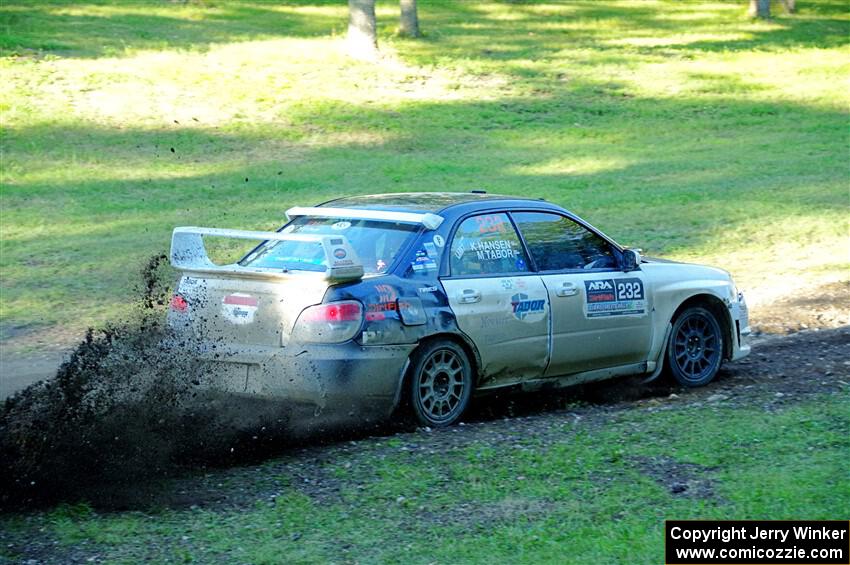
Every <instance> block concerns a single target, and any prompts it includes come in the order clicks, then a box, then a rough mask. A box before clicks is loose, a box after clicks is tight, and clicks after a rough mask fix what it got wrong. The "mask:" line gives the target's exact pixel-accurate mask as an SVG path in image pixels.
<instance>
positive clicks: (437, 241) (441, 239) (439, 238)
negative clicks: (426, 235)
mask: <svg viewBox="0 0 850 565" xmlns="http://www.w3.org/2000/svg"><path fill="white" fill-rule="evenodd" d="M445 244H446V239H445V238H444V237H443V236H441V235H435V236H434V245H436V246H437V247H442V246H444V245H445Z"/></svg>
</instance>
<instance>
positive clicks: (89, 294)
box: [0, 0, 850, 347]
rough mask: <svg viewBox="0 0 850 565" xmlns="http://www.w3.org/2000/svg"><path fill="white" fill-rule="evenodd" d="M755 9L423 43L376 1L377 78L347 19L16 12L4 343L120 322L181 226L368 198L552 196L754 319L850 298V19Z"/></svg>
mask: <svg viewBox="0 0 850 565" xmlns="http://www.w3.org/2000/svg"><path fill="white" fill-rule="evenodd" d="M744 4H745V2H719V1H715V2H675V1H673V0H659V1H653V2H644V1H610V2H598V1H575V2H563V3H554V2H552V3H543V2H541V3H537V2H525V1H523V2H520V1H513V2H496V1H493V2H463V3H456V2H448V1H437V0H434V1H433V2H427V3H423V6H421V8H420V10H421V19H422V23H423V29H424V30H425V32H426V33H427V35H426V37H425V38H424V39H422V40H406V39H402V38H397V37H396V36H395V35H394V28H393V26H394V25H395V21H396V9H397V7H396V5H395V4H394V3H392V2H382V3H380V4H379V9H378V15H379V21H380V27H381V29H380V35H381V37H380V40H381V45H382V50H383V53H384V57H383V59H382V60H381V61H379V62H378V63H366V62H358V61H353V60H350V59H349V58H347V57H346V56H345V54H344V50H343V46H344V44H343V42H342V38H341V37H340V34H342V33H343V31H344V27H345V21H346V20H345V18H346V12H345V6H344V3H339V2H308V1H303V2H300V1H298V2H260V1H256V2H239V3H226V2H216V1H208V2H207V1H205V2H187V3H164V2H163V3H155V4H154V3H150V4H143V3H139V2H131V1H129V0H128V1H123V2H122V1H115V2H96V3H95V2H92V3H84V2H76V1H74V2H71V1H67V2H50V3H38V4H35V3H29V2H15V1H10V2H4V3H3V5H2V6H0V54H2V57H0V72H1V73H2V74H3V81H0V111H2V128H3V130H2V187H0V197H2V222H0V228H2V237H0V251H2V253H1V254H0V270H1V271H2V282H0V290H2V293H1V294H2V296H0V338H2V339H3V341H4V344H5V346H6V347H12V346H13V345H15V344H16V343H19V342H21V340H23V342H26V341H27V340H28V339H30V340H31V339H48V338H49V336H51V335H54V334H56V335H61V333H62V332H72V333H73V332H76V331H78V330H79V329H80V328H81V327H83V326H85V325H87V324H90V323H100V322H103V321H104V320H107V319H109V318H111V317H114V316H116V315H119V314H121V313H122V312H125V311H126V309H127V306H126V304H127V295H128V289H130V288H131V287H132V284H133V282H134V280H135V277H136V272H137V271H138V269H139V267H140V265H141V264H142V262H143V261H144V259H145V258H146V257H148V256H149V255H151V254H153V253H156V252H161V251H164V250H165V249H166V248H167V246H168V242H169V237H170V231H171V229H172V228H173V227H174V226H175V225H185V224H195V225H211V226H220V227H239V228H263V229H267V228H273V227H276V226H278V225H279V224H280V223H281V222H282V220H283V211H284V210H285V209H286V208H287V207H289V206H291V205H294V204H305V203H314V202H317V201H320V200H322V199H327V198H331V197H334V196H338V195H344V194H357V193H372V192H388V191H408V190H470V189H473V188H486V189H488V190H490V191H493V192H501V193H513V194H524V195H530V196H540V197H545V198H547V199H550V200H552V201H555V202H557V203H559V204H562V205H564V206H566V207H568V208H570V209H572V210H574V211H576V212H578V213H579V214H581V215H584V216H585V217H587V218H588V219H590V220H591V221H592V222H594V223H595V224H596V225H598V226H599V227H600V228H602V229H603V230H604V231H606V232H607V233H609V234H610V235H612V236H613V237H615V238H616V239H618V240H620V241H622V242H624V243H627V244H630V245H633V246H638V247H642V248H643V249H645V250H646V251H647V252H649V253H652V254H657V255H664V256H668V257H672V258H680V259H686V260H698V261H703V262H708V263H712V264H716V265H719V266H723V267H725V268H727V269H728V270H730V271H732V273H733V274H734V275H735V276H736V278H737V280H738V283H739V286H741V287H742V288H744V289H745V290H749V291H750V294H751V297H752V298H754V299H755V300H761V299H764V300H769V299H770V298H772V297H773V296H775V295H776V294H781V293H782V292H784V291H785V290H784V289H787V284H786V283H785V281H786V280H788V279H789V278H794V279H795V280H796V281H797V282H796V283H795V286H806V285H816V284H819V283H820V282H822V281H825V280H835V279H839V278H842V277H843V278H846V277H847V272H848V268H850V258H848V255H847V238H848V217H850V216H849V215H848V211H850V194H848V182H847V179H848V172H850V171H848V159H847V155H848V152H847V150H848V143H847V142H848V129H847V124H848V120H847V118H848V112H847V108H848V98H850V97H848V95H847V91H846V77H847V76H848V72H849V71H850V57H848V52H850V50H848V41H849V40H848V37H850V14H848V13H847V11H846V9H845V8H846V6H845V5H844V3H842V2H838V1H835V0H807V1H805V2H800V9H799V13H797V14H794V15H791V16H786V15H783V14H778V15H777V16H776V17H775V18H774V19H773V20H771V21H769V22H760V21H751V20H748V19H747V18H746V17H745V6H744ZM754 266H758V268H753V267H754ZM45 336H47V337H45Z"/></svg>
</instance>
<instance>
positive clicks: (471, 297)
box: [441, 213, 550, 388]
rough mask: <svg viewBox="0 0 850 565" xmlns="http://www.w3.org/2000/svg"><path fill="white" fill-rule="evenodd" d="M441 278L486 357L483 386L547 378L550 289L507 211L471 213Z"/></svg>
mask: <svg viewBox="0 0 850 565" xmlns="http://www.w3.org/2000/svg"><path fill="white" fill-rule="evenodd" d="M450 252H451V261H450V275H449V276H448V277H444V278H443V279H442V280H441V282H442V283H443V287H444V288H445V291H446V294H447V295H448V299H449V304H450V305H451V308H452V310H453V311H454V313H455V316H456V317H457V323H458V326H459V328H460V329H461V331H463V332H464V333H465V334H466V335H468V336H469V337H470V338H471V339H472V341H473V342H474V343H475V345H476V346H477V348H478V352H479V354H480V356H481V367H479V373H480V380H479V384H478V386H479V387H480V388H487V387H489V386H499V385H504V384H510V383H514V382H519V381H522V380H527V379H535V378H541V377H542V376H543V374H544V371H545V369H546V365H547V363H548V359H549V315H550V308H549V294H548V292H547V291H546V287H545V285H544V284H543V281H542V279H541V278H540V277H539V276H537V275H536V274H534V273H531V272H529V267H528V264H529V262H528V257H527V256H526V254H525V251H524V250H523V248H522V244H521V243H520V240H519V237H518V236H517V233H516V230H515V229H514V226H513V225H512V224H511V221H510V219H509V218H508V216H507V214H505V213H495V214H482V215H478V216H472V217H469V218H467V219H465V220H463V222H462V223H461V225H460V226H459V227H458V229H457V231H456V232H455V235H454V238H453V240H452V245H451V249H450Z"/></svg>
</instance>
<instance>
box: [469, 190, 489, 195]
mask: <svg viewBox="0 0 850 565" xmlns="http://www.w3.org/2000/svg"><path fill="white" fill-rule="evenodd" d="M469 192H471V193H472V194H487V191H486V190H470V191H469Z"/></svg>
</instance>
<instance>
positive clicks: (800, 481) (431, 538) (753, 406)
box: [0, 388, 850, 564]
mask: <svg viewBox="0 0 850 565" xmlns="http://www.w3.org/2000/svg"><path fill="white" fill-rule="evenodd" d="M848 400H850V397H848V391H847V389H846V388H845V390H844V391H843V392H840V393H835V394H833V395H825V396H814V397H811V396H810V397H808V398H807V399H806V400H805V401H803V402H799V403H794V404H791V405H787V406H775V405H774V406H772V407H771V409H769V410H767V411H765V409H764V406H766V405H770V404H771V403H772V402H773V401H775V399H774V398H773V397H772V394H771V395H770V396H769V397H767V398H764V399H762V401H761V402H753V403H748V404H747V405H743V406H730V405H723V404H721V405H718V404H713V405H712V404H708V405H703V406H697V405H694V404H690V403H689V404H687V405H684V406H677V405H676V403H675V402H674V403H673V404H669V405H667V407H666V408H661V409H658V408H655V409H653V408H651V405H650V407H644V408H637V407H633V408H631V409H629V410H625V411H618V412H614V413H611V414H605V413H599V414H597V415H596V416H595V417H591V418H590V419H587V418H585V419H582V420H579V419H577V418H575V417H574V415H572V414H570V413H569V412H561V413H556V414H550V415H545V414H544V415H540V416H536V417H533V419H535V418H536V419H543V420H544V422H543V423H537V424H536V425H535V424H533V423H525V422H523V421H516V422H515V423H514V424H511V425H510V426H508V425H507V423H506V425H504V426H500V425H499V423H498V422H489V423H484V424H478V425H477V426H474V427H472V428H469V427H468V428H466V429H464V428H460V429H458V428H455V429H453V430H447V431H444V432H441V433H442V434H448V435H453V434H454V433H455V432H462V433H458V435H456V436H454V439H455V440H456V441H452V439H453V438H449V439H448V440H446V439H442V440H439V438H438V437H437V434H426V433H424V432H419V433H411V434H403V435H398V436H394V437H390V438H378V439H376V440H372V441H369V442H362V443H358V445H357V446H356V447H350V446H348V444H347V442H346V443H343V444H341V445H338V446H333V447H330V448H324V449H325V452H324V453H321V457H322V459H321V460H320V461H318V462H312V461H311V462H310V467H309V469H310V471H311V472H310V473H309V474H304V469H302V468H300V467H299V465H300V464H302V463H303V461H302V460H303V458H304V457H310V456H311V455H303V454H301V455H299V454H297V453H295V454H292V455H290V456H287V457H285V458H283V459H279V460H274V461H270V462H268V463H265V464H263V465H260V466H258V467H248V468H245V469H242V470H239V469H237V470H235V471H231V472H228V473H224V472H221V471H219V472H217V473H213V474H212V475H211V477H208V478H207V479H205V480H206V481H207V482H210V483H212V484H213V485H215V488H214V489H213V491H214V492H216V493H217V492H225V493H230V494H234V493H241V500H242V501H241V503H238V504H236V505H234V506H227V505H224V506H221V507H216V505H215V504H212V505H211V506H206V505H204V504H203V503H201V504H202V505H201V507H199V508H187V507H184V508H183V509H180V508H176V509H175V508H170V509H169V508H166V509H160V510H155V509H154V510H149V511H144V512H142V511H134V512H95V511H93V510H91V509H90V508H89V507H87V506H61V507H59V508H56V509H54V510H51V511H49V512H41V513H34V514H29V515H17V516H7V517H6V518H3V519H0V529H5V530H6V532H7V533H6V535H5V536H0V540H2V541H3V542H4V543H3V547H0V558H2V556H3V555H4V553H5V555H6V556H7V557H8V558H10V559H16V558H21V557H22V555H21V554H19V553H17V552H18V551H20V549H14V548H15V547H17V548H22V547H23V544H24V543H26V542H25V540H28V541H29V545H28V546H27V547H26V551H28V552H29V553H24V554H23V556H24V557H26V556H27V555H28V556H30V557H38V556H39V553H38V548H42V550H44V551H46V553H44V554H41V556H42V557H50V558H51V559H53V561H55V562H61V561H62V560H63V557H62V556H63V555H65V556H66V557H69V556H72V555H73V556H76V557H77V559H78V560H80V561H84V560H85V559H87V558H89V557H91V556H94V555H96V556H98V559H100V560H101V561H106V562H110V563H138V562H142V561H144V560H152V561H155V562H166V561H169V562H184V563H190V562H197V563H213V562H222V563H254V564H262V563H300V562H310V563H316V562H321V563H377V562H391V563H465V562H471V563H485V562H486V563H505V562H510V563H659V562H660V561H661V560H662V559H663V557H662V552H663V550H662V547H663V527H664V519H665V518H675V519H687V518H693V519H697V518H699V519H730V518H732V517H734V518H735V519H764V518H766V517H769V518H771V519H800V518H802V517H805V518H806V519H839V518H843V517H846V514H847V509H848V508H850V489H848V488H847V481H846V478H847V477H848V476H850V461H848V459H847V453H848V451H850V439H849V438H848V435H847V433H846V431H847V429H848V427H850V418H849V417H848V416H850V413H848V411H847V405H848ZM694 422H699V426H694V425H693V423H694ZM731 422H734V425H730V423H731ZM526 425H528V426H531V427H533V428H534V430H535V431H534V432H533V433H531V432H524V431H523V430H524V429H525V428H524V426H526ZM313 455H315V454H313ZM302 474H303V476H302ZM677 485H678V486H677ZM238 496H239V495H238V494H237V497H238ZM54 542H56V543H55V544H54ZM7 544H12V545H11V546H7ZM10 547H11V548H12V549H10Z"/></svg>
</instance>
